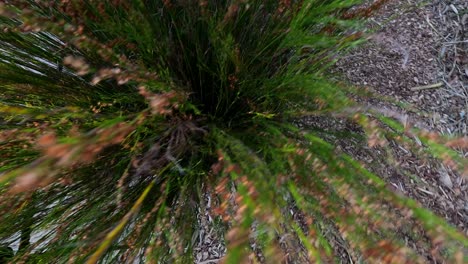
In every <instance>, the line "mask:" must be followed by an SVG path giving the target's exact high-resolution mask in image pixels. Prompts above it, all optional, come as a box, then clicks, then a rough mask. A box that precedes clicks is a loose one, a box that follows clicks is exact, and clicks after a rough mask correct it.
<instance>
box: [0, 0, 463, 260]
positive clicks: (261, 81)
mask: <svg viewBox="0 0 468 264" xmlns="http://www.w3.org/2000/svg"><path fill="white" fill-rule="evenodd" d="M358 2H359V1H356V0H336V1H335V0H303V1H294V0H278V1H273V0H267V1H256V0H250V1H249V0H239V1H236V0H232V1H206V0H205V1H204V0H199V1H195V0H164V1H158V0H153V1H149V0H146V1H143V0H134V1H118V0H115V1H94V0H86V1H74V0H71V1H32V0H31V1H15V0H12V1H2V3H0V32H1V33H0V94H1V98H0V125H1V127H0V242H1V243H3V244H4V245H5V246H9V245H13V244H14V245H16V248H14V250H12V249H13V248H8V247H3V248H2V251H1V252H0V262H1V261H4V262H8V261H10V262H12V263H66V262H68V263H97V262H100V263H175V262H177V263H190V262H193V258H194V251H193V250H194V240H193V237H194V232H196V230H197V229H198V228H199V227H198V224H197V223H198V221H197V213H198V210H199V205H200V204H203V201H205V199H209V200H210V201H211V202H212V206H213V207H214V209H213V210H211V211H210V212H209V213H210V214H211V217H212V219H214V225H215V226H216V228H217V229H218V230H219V232H220V233H222V234H224V241H225V244H226V247H227V254H226V256H224V257H223V259H222V261H224V263H245V262H252V263H258V262H265V263H277V262H290V263H307V262H312V263H315V262H316V263H319V262H322V263H330V262H339V261H340V260H342V258H343V256H342V253H343V251H342V250H340V248H341V249H346V252H347V255H348V258H349V259H350V260H351V261H355V262H359V261H365V262H375V263H417V262H425V261H428V260H434V261H436V262H443V261H446V262H447V263H466V261H467V258H466V256H464V255H463V254H464V252H465V254H466V248H467V247H468V239H467V237H466V236H465V235H464V234H462V233H461V232H459V231H457V230H456V229H455V228H453V227H451V226H450V225H449V224H447V223H446V222H445V220H443V219H441V218H439V217H437V216H435V215H434V214H432V213H431V212H430V211H428V210H426V209H424V208H422V207H421V206H420V205H419V204H417V203H416V202H415V201H413V200H411V199H408V198H406V197H403V196H401V195H399V194H396V193H395V192H393V191H391V190H390V189H388V188H387V187H386V184H385V182H384V181H383V180H382V179H381V178H380V177H379V176H378V175H375V174H373V173H372V172H370V171H369V170H368V169H366V168H365V167H363V165H361V163H360V162H358V161H356V160H355V159H354V158H353V157H350V156H348V155H346V154H344V153H343V152H342V151H340V150H339V149H337V148H336V146H335V144H334V140H333V139H334V138H336V137H342V138H345V139H349V140H350V142H357V144H369V145H370V146H375V147H382V148H384V147H385V145H386V142H388V141H390V140H393V141H398V142H400V143H402V144H407V145H408V146H412V148H413V150H415V151H417V152H418V153H419V154H420V155H422V156H424V155H426V156H433V157H439V158H440V159H441V160H442V161H443V162H445V163H446V164H447V165H449V166H451V167H453V168H454V169H458V170H459V171H460V173H462V174H463V173H465V174H466V172H463V169H466V167H464V165H466V163H465V164H463V162H464V160H463V159H461V158H460V157H459V156H458V155H457V153H456V152H455V151H454V150H453V149H452V148H460V147H461V148H466V147H467V146H466V140H463V139H461V140H460V139H458V140H457V139H455V140H449V139H446V138H443V137H441V136H439V135H437V134H431V133H427V132H424V131H420V130H417V129H415V128H411V127H409V126H408V125H407V124H405V123H402V122H400V121H399V120H398V116H393V115H391V114H389V113H386V112H385V111H379V109H372V108H366V107H363V106H362V105H360V104H359V103H358V102H356V101H359V100H354V99H356V98H359V96H364V95H362V93H359V92H358V91H355V90H353V89H351V88H347V87H343V86H342V85H339V84H336V83H331V82H330V81H328V80H329V77H327V76H326V74H325V73H324V72H325V70H326V68H327V67H328V66H329V65H331V64H332V63H333V60H334V59H335V58H336V55H337V54H338V53H339V52H342V51H344V50H346V49H347V48H349V47H352V46H353V45H355V44H357V43H358V42H359V41H360V39H361V35H362V34H361V33H359V31H358V27H359V22H360V21H362V19H363V18H365V17H367V16H368V15H369V14H370V13H371V12H372V11H373V10H374V9H375V8H377V7H378V6H379V5H381V4H382V3H383V2H384V1H376V3H375V4H374V5H371V6H369V7H355V5H356V4H358ZM353 98H354V99H353ZM305 115H308V116H319V117H321V118H323V119H325V120H327V119H334V118H341V119H343V120H347V121H348V122H350V123H353V124H355V125H356V126H358V127H359V128H358V129H357V130H355V131H354V132H352V131H346V132H344V134H343V133H341V134H340V133H335V132H334V131H330V130H324V131H317V130H314V129H307V128H304V129H299V128H298V126H296V125H294V124H296V123H297V121H298V120H301V119H302V117H303V116H305ZM415 138H416V139H418V140H417V142H422V145H423V147H420V146H419V145H418V144H415ZM351 139H353V140H351ZM291 210H292V211H293V212H294V213H293V214H291V213H290V212H292V211H291ZM403 234H404V235H403ZM33 238H34V239H33ZM407 241H413V242H415V243H413V244H412V245H415V244H416V245H417V246H416V247H415V246H412V247H411V246H408V244H407V243H406V242H407ZM253 243H254V244H255V245H256V247H255V249H253V248H252V244H253ZM340 252H341V253H340ZM132 261H137V262H132Z"/></svg>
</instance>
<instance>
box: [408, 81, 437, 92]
mask: <svg viewBox="0 0 468 264" xmlns="http://www.w3.org/2000/svg"><path fill="white" fill-rule="evenodd" d="M442 85H443V83H441V82H438V83H434V84H429V85H424V86H417V87H413V88H411V91H421V90H426V89H434V88H439V87H441V86H442Z"/></svg>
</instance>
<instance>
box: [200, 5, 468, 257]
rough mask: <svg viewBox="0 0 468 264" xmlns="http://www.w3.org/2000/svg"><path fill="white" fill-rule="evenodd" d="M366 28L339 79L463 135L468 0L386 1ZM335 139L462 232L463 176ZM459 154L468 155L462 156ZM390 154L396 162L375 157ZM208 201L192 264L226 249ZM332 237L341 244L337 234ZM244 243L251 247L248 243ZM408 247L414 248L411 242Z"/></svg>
mask: <svg viewBox="0 0 468 264" xmlns="http://www.w3.org/2000/svg"><path fill="white" fill-rule="evenodd" d="M368 29H369V33H370V37H369V42H368V43H366V44H365V45H364V46H361V47H360V48H358V49H355V50H353V51H352V52H350V53H349V54H347V55H346V56H344V57H343V58H342V59H341V60H339V61H338V63H337V65H336V67H335V68H334V69H333V71H334V73H336V75H337V76H341V77H339V79H340V80H345V81H347V82H349V83H350V84H351V85H355V86H360V87H362V86H364V87H367V88H370V89H371V90H373V91H375V92H376V93H377V94H379V95H384V96H388V97H389V98H390V101H392V100H393V101H395V102H406V103H410V104H411V105H414V106H415V108H413V110H411V111H408V109H405V110H402V109H401V108H399V107H397V106H396V104H394V103H391V102H388V101H386V102H376V101H372V102H369V104H370V105H373V106H378V107H384V108H388V109H389V110H391V111H396V112H399V113H401V114H402V115H405V116H408V119H409V121H410V122H412V123H414V124H418V126H420V127H423V128H428V129H432V130H437V131H439V132H440V133H443V134H448V135H456V136H465V137H466V136H468V1H466V0H432V1H431V0H426V1H422V0H390V1H388V2H387V3H386V4H385V5H384V6H383V7H382V8H381V9H380V10H379V11H378V12H377V13H376V14H375V15H374V16H373V17H372V18H370V21H369V25H368ZM305 125H306V126H321V128H323V127H324V126H325V127H326V126H332V127H333V129H336V128H338V129H349V126H348V125H346V124H343V123H341V121H339V120H338V121H337V122H331V123H330V124H326V123H324V122H323V120H317V119H314V118H310V119H307V120H305ZM338 144H339V145H340V147H341V149H342V150H343V151H344V152H346V153H348V154H351V155H353V156H354V157H355V158H357V159H358V160H360V161H362V162H363V163H364V164H366V165H367V167H368V168H369V169H370V170H372V171H374V172H376V173H377V174H378V175H382V177H383V178H384V179H385V180H386V181H387V183H388V186H389V188H391V189H393V190H394V191H395V192H398V193H401V194H404V195H406V196H409V197H411V198H413V199H415V200H417V201H418V202H419V203H420V204H421V205H422V206H424V207H426V208H428V209H430V210H432V211H433V212H434V213H436V214H437V215H439V216H441V217H444V218H445V219H446V220H447V221H448V222H450V223H451V224H452V225H454V226H455V227H457V228H458V229H459V230H461V231H462V232H464V233H465V234H467V235H468V184H467V180H466V178H465V179H463V178H462V177H461V176H460V175H459V174H457V173H456V172H453V171H452V170H450V169H449V168H447V167H445V166H443V165H441V164H440V163H438V162H436V161H435V160H430V161H427V160H421V159H419V158H418V156H417V155H416V154H414V153H412V152H411V151H409V150H407V149H405V147H404V146H400V145H398V144H397V143H395V142H390V145H391V146H392V148H391V152H392V153H390V154H389V153H385V152H384V151H383V150H380V149H378V148H374V149H371V148H369V147H367V146H363V147H360V148H356V147H355V146H351V145H350V144H349V143H347V142H346V141H342V142H338ZM460 154H461V155H464V156H465V157H468V153H460ZM387 155H390V156H391V157H388V156H387ZM389 158H391V159H392V160H393V161H392V162H393V164H395V166H387V165H382V164H385V163H384V162H380V161H381V160H382V159H386V160H388V159H389ZM409 174H411V175H412V177H409V176H408V175H409ZM210 206H211V202H210V201H209V199H208V198H207V199H206V203H205V204H204V206H202V207H203V208H201V209H200V215H199V223H200V230H199V232H198V233H197V234H196V236H194V239H193V241H194V243H196V248H195V253H194V256H195V262H196V263H199V264H201V263H218V262H219V260H220V258H221V257H222V256H223V255H224V254H225V252H226V248H225V246H224V243H223V239H221V238H220V236H219V234H218V233H217V231H216V228H215V227H214V225H213V219H211V217H210ZM291 212H293V213H294V210H292V211H291ZM299 215H300V213H299ZM402 235H404V234H402ZM336 241H337V243H336V244H337V245H338V244H342V243H340V241H339V238H337V239H336ZM251 246H252V248H253V249H254V251H255V241H252V243H251ZM408 246H409V247H412V248H415V249H416V250H417V245H416V244H415V243H412V242H411V241H409V242H408ZM335 254H336V255H338V256H341V259H342V262H343V263H350V262H352V260H351V259H352V257H351V256H350V254H349V252H348V251H347V250H346V248H345V247H341V248H340V247H337V248H336V249H335ZM427 257H428V260H429V259H430V256H427ZM259 259H261V256H259ZM291 263H293V262H291Z"/></svg>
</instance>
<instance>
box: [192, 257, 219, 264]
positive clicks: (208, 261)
mask: <svg viewBox="0 0 468 264" xmlns="http://www.w3.org/2000/svg"><path fill="white" fill-rule="evenodd" d="M219 260H220V259H219V258H218V259H208V260H205V261H202V262H197V264H208V263H212V262H218V261H219Z"/></svg>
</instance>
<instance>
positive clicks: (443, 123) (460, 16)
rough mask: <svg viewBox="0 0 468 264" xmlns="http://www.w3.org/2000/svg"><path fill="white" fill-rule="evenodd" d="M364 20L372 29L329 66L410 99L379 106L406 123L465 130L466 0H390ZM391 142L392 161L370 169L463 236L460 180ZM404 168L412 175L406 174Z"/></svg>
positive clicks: (466, 219) (466, 210)
mask: <svg viewBox="0 0 468 264" xmlns="http://www.w3.org/2000/svg"><path fill="white" fill-rule="evenodd" d="M370 23H371V25H370V28H371V29H372V30H375V31H376V32H375V33H374V34H371V37H370V41H369V42H368V43H367V44H366V45H364V46H362V47H361V48H359V49H356V50H354V51H353V52H351V53H350V54H349V55H347V56H345V57H344V58H343V59H341V60H340V61H339V62H338V64H337V67H336V69H335V70H336V71H337V72H341V73H343V74H344V75H345V77H346V79H347V80H348V81H349V82H350V83H351V84H353V85H357V86H367V87H370V88H371V89H372V90H374V91H375V92H376V93H378V94H381V95H387V96H389V97H390V98H393V99H395V100H396V101H398V102H407V103H411V104H412V105H414V106H416V110H415V111H412V112H410V113H408V111H404V110H401V109H398V107H396V106H394V105H392V104H389V103H382V102H379V106H380V107H382V105H384V107H388V108H391V109H392V110H394V111H398V112H400V113H402V114H405V115H409V119H411V121H412V122H414V123H423V125H422V126H425V127H426V128H429V129H432V130H437V131H439V132H441V133H443V134H450V135H456V136H468V132H467V127H468V115H467V114H468V2H467V1H462V0H454V1H448V0H435V1H421V0H408V1H389V2H388V3H387V4H386V5H385V6H383V8H382V9H381V10H379V12H378V13H377V14H376V15H375V16H374V17H373V18H371V19H370ZM370 104H375V102H370ZM391 144H393V148H392V149H393V152H394V153H393V155H392V156H393V157H395V158H396V160H395V163H396V164H399V168H398V167H396V166H395V167H388V166H387V167H386V168H374V169H376V170H378V171H379V172H380V175H386V180H387V182H388V183H389V184H390V185H391V186H393V188H394V189H395V190H396V191H399V192H402V193H403V194H405V195H408V196H409V197H412V198H414V199H416V200H417V201H419V202H420V203H421V204H422V205H423V206H425V207H427V208H429V209H431V210H433V211H434V212H435V213H436V214H438V215H440V216H442V217H444V218H446V219H447V220H448V221H449V222H451V223H452V224H454V225H455V226H457V227H458V228H459V229H461V230H463V231H464V232H465V233H466V234H467V235H468V185H467V182H466V179H463V178H462V177H461V176H460V175H459V174H457V173H454V172H453V171H451V170H450V169H448V168H447V167H445V166H443V165H441V164H438V163H437V162H435V161H434V162H430V163H428V162H426V161H422V160H419V159H418V158H417V157H416V156H415V155H414V153H411V152H410V151H409V150H407V149H405V148H404V147H402V146H399V145H397V144H396V143H394V142H392V143H391ZM351 154H353V153H351ZM461 154H462V155H465V157H468V154H467V153H461ZM376 158H377V159H378V157H366V159H371V160H372V159H376ZM403 171H408V172H410V173H411V174H413V175H415V176H417V178H414V177H413V178H409V177H408V176H405V174H404V173H403Z"/></svg>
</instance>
